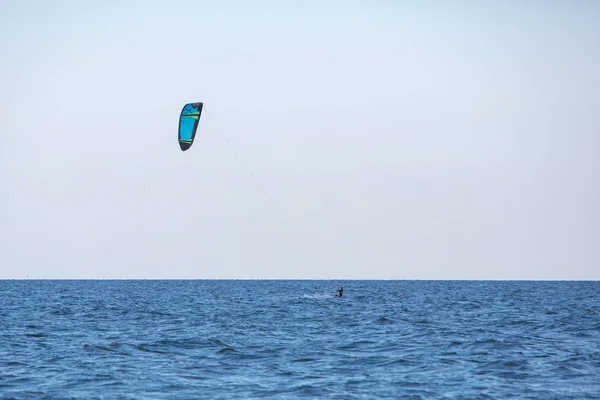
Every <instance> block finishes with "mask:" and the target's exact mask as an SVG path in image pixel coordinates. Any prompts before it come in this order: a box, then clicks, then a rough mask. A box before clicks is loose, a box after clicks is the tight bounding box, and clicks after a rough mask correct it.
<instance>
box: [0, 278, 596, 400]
mask: <svg viewBox="0 0 600 400" xmlns="http://www.w3.org/2000/svg"><path fill="white" fill-rule="evenodd" d="M342 286H343V288H344V295H343V297H335V294H336V293H337V292H336V290H337V289H339V288H340V287H342ZM0 399H228V400H231V399H544V400H550V399H560V400H566V399H600V282H599V281H411V280H396V281H375V280H364V281H361V280H347V281H346V280H163V281H161V280H1V281H0Z"/></svg>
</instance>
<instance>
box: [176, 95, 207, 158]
mask: <svg viewBox="0 0 600 400" xmlns="http://www.w3.org/2000/svg"><path fill="white" fill-rule="evenodd" d="M202 105H203V103H188V104H186V105H185V106H184V107H183V110H181V115H180V116H179V136H178V139H179V147H181V151H186V150H187V149H189V148H190V147H192V143H194V138H195V137H196V129H197V128H198V121H199V120H200V114H201V113H202Z"/></svg>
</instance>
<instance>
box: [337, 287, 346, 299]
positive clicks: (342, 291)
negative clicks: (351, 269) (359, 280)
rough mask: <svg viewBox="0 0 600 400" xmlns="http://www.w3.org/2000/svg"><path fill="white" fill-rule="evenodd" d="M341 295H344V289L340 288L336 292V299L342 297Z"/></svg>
mask: <svg viewBox="0 0 600 400" xmlns="http://www.w3.org/2000/svg"><path fill="white" fill-rule="evenodd" d="M343 295H344V287H343V286H342V288H341V289H339V290H338V294H337V295H336V297H342V296H343Z"/></svg>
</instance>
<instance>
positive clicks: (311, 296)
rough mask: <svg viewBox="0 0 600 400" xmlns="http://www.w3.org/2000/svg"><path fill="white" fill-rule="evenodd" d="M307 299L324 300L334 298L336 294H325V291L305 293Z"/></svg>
mask: <svg viewBox="0 0 600 400" xmlns="http://www.w3.org/2000/svg"><path fill="white" fill-rule="evenodd" d="M303 297H304V298H305V299H317V300H324V299H332V298H334V297H335V296H334V295H332V294H323V293H315V294H304V296H303Z"/></svg>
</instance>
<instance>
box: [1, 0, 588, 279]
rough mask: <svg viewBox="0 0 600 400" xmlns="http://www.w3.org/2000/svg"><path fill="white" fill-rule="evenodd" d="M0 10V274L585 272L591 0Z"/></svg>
mask: <svg viewBox="0 0 600 400" xmlns="http://www.w3.org/2000/svg"><path fill="white" fill-rule="evenodd" d="M0 8H1V9H2V12H1V13H0V52H1V56H2V62H1V63H0V77H1V79H0V110H1V111H0V112H1V114H0V115H1V117H0V174H1V175H0V179H1V181H0V182H1V187H2V196H1V198H0V278H24V277H26V276H27V275H29V276H30V277H31V278H316V279H320V278H332V279H338V278H340V279H372V278H375V279H600V157H599V156H598V152H599V150H600V108H599V105H600V76H599V74H600V23H599V21H600V2H598V1H594V0H590V1H583V0H579V1H578V0H573V1H566V0H565V1H552V0H549V1H541V0H540V1H526V0H514V1H485V0H481V1H459V0H457V1H451V2H449V1H442V0H440V1H421V0H419V1H417V0H414V1H393V0H388V1H383V0H382V1H341V0H340V1H305V2H300V1H283V0H282V1H252V2H250V1H242V0H240V1H199V0H191V1H108V0H102V1H75V0H73V1H27V0H18V1H7V0H0ZM196 101H202V102H204V103H205V113H204V114H203V118H202V119H201V121H200V126H199V131H198V134H197V137H196V142H195V143H194V146H193V147H192V149H190V150H189V151H187V152H185V153H183V152H181V151H180V150H179V146H178V144H177V138H176V136H177V122H178V115H179V112H180V111H181V108H182V106H183V105H184V104H185V103H186V102H196ZM221 131H222V132H223V133H224V136H223V135H221ZM226 139H228V140H229V141H230V142H231V143H232V144H233V146H234V148H235V149H236V150H237V152H238V154H239V157H238V154H236V153H234V152H232V151H231V149H230V147H229V146H228V144H227V141H226ZM249 171H250V172H252V173H253V176H254V178H255V179H253V177H252V176H251V175H250V173H249Z"/></svg>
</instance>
